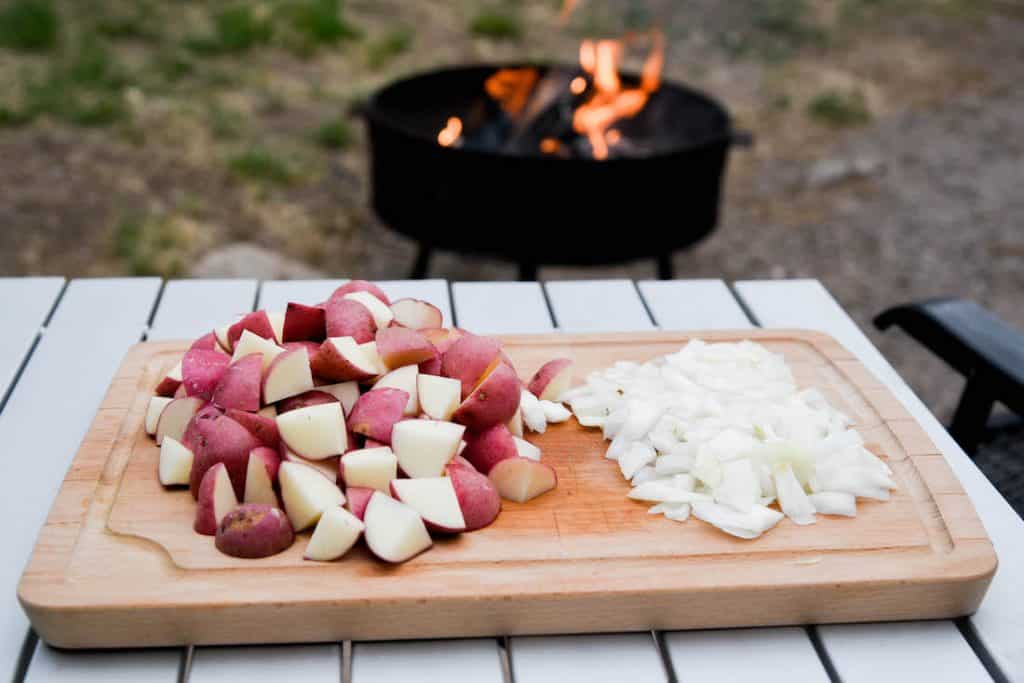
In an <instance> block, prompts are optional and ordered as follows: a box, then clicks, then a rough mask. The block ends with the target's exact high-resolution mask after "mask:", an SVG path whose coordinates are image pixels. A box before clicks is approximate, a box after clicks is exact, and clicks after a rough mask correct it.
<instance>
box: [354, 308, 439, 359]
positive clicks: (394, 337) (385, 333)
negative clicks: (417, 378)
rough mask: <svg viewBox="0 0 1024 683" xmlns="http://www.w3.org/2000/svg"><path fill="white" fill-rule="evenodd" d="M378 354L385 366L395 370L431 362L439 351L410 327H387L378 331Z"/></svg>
mask: <svg viewBox="0 0 1024 683" xmlns="http://www.w3.org/2000/svg"><path fill="white" fill-rule="evenodd" d="M364 308H365V307H364ZM377 353H379V354H380V357H381V359H382V360H383V361H384V364H385V365H386V366H388V368H389V369H392V370H393V369H395V368H400V367H402V366H404V365H418V364H420V363H422V362H424V361H428V360H431V359H433V358H434V357H435V356H436V355H437V350H436V349H435V348H434V345H433V344H431V343H430V342H429V341H427V338H426V337H424V336H423V335H422V334H420V333H419V332H417V331H416V330H411V329H409V328H408V327H386V328H384V329H383V330H377Z"/></svg>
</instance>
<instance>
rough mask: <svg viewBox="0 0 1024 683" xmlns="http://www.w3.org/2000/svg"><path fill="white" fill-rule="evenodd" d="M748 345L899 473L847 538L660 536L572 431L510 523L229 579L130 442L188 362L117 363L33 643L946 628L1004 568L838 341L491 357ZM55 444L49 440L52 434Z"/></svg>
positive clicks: (797, 339)
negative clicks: (393, 562)
mask: <svg viewBox="0 0 1024 683" xmlns="http://www.w3.org/2000/svg"><path fill="white" fill-rule="evenodd" d="M694 337H699V338H702V339H706V340H709V341H724V340H738V339H754V340H755V341H758V342H760V343H762V344H764V345H766V346H767V347H768V348H770V349H771V350H773V351H776V352H781V353H782V354H784V355H785V357H786V360H787V361H788V363H789V365H790V366H791V368H792V369H793V372H794V375H795V376H796V379H797V382H798V383H799V384H800V385H801V386H816V387H819V388H820V389H821V390H822V391H823V392H824V393H825V394H826V395H827V396H828V397H829V400H830V401H831V402H832V403H833V404H834V405H836V406H837V407H838V408H840V409H841V410H843V411H845V412H846V413H847V414H848V415H850V416H851V417H852V418H853V419H854V421H855V423H856V425H855V426H856V428H857V429H858V430H860V432H861V433H862V435H863V436H864V438H865V440H866V441H867V442H868V444H869V447H870V448H871V449H872V450H874V451H875V452H876V453H878V454H879V455H881V456H882V457H883V458H885V459H886V460H887V461H888V463H889V464H890V466H891V467H892V469H893V470H894V472H895V479H896V481H897V483H898V484H899V487H900V488H899V490H898V491H897V492H896V493H895V495H894V496H893V498H892V500H891V501H890V502H887V503H879V502H871V501H860V502H859V504H858V516H857V517H856V518H855V519H847V518H839V517H826V516H819V518H818V523H817V524H815V525H813V526H805V527H798V526H796V525H794V524H792V523H791V522H789V520H783V521H782V522H781V523H780V524H779V525H778V526H777V527H776V528H775V529H773V530H771V531H770V532H768V533H767V534H765V535H764V536H763V537H761V538H760V539H757V540H753V541H745V540H739V539H735V538H732V537H730V536H727V535H725V534H723V533H722V532H720V531H718V530H717V529H714V528H712V527H710V526H708V525H707V524H704V523H703V522H701V521H698V520H696V519H691V520H689V521H687V522H685V523H682V524H681V523H678V522H673V521H670V520H667V519H665V518H664V517H662V516H660V515H650V514H648V513H647V508H648V505H647V504H644V503H640V502H635V501H631V500H629V499H627V498H626V493H627V491H628V490H629V485H628V483H627V482H625V481H624V480H623V479H622V476H621V475H620V473H619V470H618V466H617V464H616V463H614V462H612V461H610V460H606V459H604V458H603V457H602V455H603V453H604V450H605V448H606V446H607V444H606V443H605V442H604V441H603V440H602V438H601V434H600V431H599V430H587V429H584V428H582V427H580V426H579V425H578V424H577V423H576V422H575V420H570V422H568V423H565V424H561V425H553V426H551V427H549V429H548V431H547V433H545V434H543V435H539V436H538V435H530V436H529V439H530V440H531V441H533V442H534V443H536V444H537V445H539V446H540V447H541V448H542V449H543V451H544V460H545V461H546V462H547V463H549V464H551V465H552V466H553V467H554V468H555V469H556V470H557V472H558V477H559V486H558V489H557V490H556V491H554V492H551V493H548V494H546V495H544V496H542V497H540V498H538V499H536V500H534V501H531V502H530V503H527V504H522V505H519V504H515V503H507V502H506V503H504V505H503V510H502V513H501V515H500V517H499V518H498V520H497V521H496V522H495V523H494V524H493V525H492V526H490V527H488V528H487V529H484V530H481V531H478V532H475V533H471V534H463V535H461V536H457V537H452V538H449V539H441V540H438V541H437V542H436V543H435V546H434V548H432V549H431V550H429V551H428V552H426V553H424V554H422V555H420V556H419V557H417V558H415V559H414V560H412V561H410V562H408V563H406V564H403V565H400V566H390V565H386V564H384V563H382V562H379V561H377V560H374V559H373V558H371V557H370V556H369V554H368V552H367V551H366V550H365V549H364V548H361V547H357V548H355V549H353V551H351V552H350V553H349V555H347V556H346V557H345V558H343V559H342V560H341V561H338V562H334V563H316V562H306V561H303V559H302V551H303V549H304V547H305V544H306V541H307V539H308V537H309V532H305V533H303V534H300V535H299V537H298V539H297V541H296V543H295V545H294V546H293V547H292V548H291V549H290V550H288V551H287V552H285V553H282V554H280V555H277V556H275V557H270V558H266V559H262V560H239V559H234V558H230V557H226V556H224V555H222V554H220V553H219V552H217V551H216V550H215V548H214V546H213V539H212V538H210V537H206V536H199V535H197V534H195V533H193V532H192V516H193V510H194V503H193V501H192V499H191V497H190V495H189V494H188V492H187V491H184V490H179V491H173V492H166V491H164V490H163V489H162V487H161V486H160V485H159V483H158V482H157V479H156V469H157V458H158V453H159V450H158V448H157V447H156V445H155V444H154V443H153V441H152V439H151V438H149V437H147V436H146V435H145V433H144V431H143V417H144V414H145V409H146V405H147V402H148V401H149V397H150V395H151V393H152V389H153V387H154V386H155V385H156V383H157V381H158V380H159V378H160V377H162V375H163V374H164V373H165V372H166V371H167V370H168V369H169V368H170V367H171V366H172V365H173V364H174V363H175V362H176V361H177V360H178V358H179V357H180V356H181V354H182V353H183V352H184V350H185V349H186V348H187V343H186V342H163V343H144V344H139V345H137V346H135V347H134V348H133V349H132V350H131V351H130V352H129V353H128V355H127V357H126V358H125V360H124V363H123V365H122V366H121V369H120V370H119V372H118V374H117V376H116V377H115V378H114V381H113V383H112V385H111V387H110V390H109V392H108V393H107V396H106V398H105V400H104V402H103V405H102V406H101V408H100V410H99V412H98V413H97V415H96V419H95V421H94V422H93V425H92V427H91V429H90V430H89V433H88V434H87V435H86V437H85V440H84V442H83V443H82V446H81V448H80V449H79V451H78V454H77V455H76V456H75V459H74V462H73V463H72V465H71V469H70V471H69V472H68V474H67V476H66V478H65V480H64V483H63V486H62V487H61V490H60V493H59V495H58V497H57V499H56V501H55V502H54V505H53V508H52V509H51V510H50V514H49V517H48V519H47V522H46V525H45V526H44V528H43V529H42V531H41V532H40V536H39V540H38V542H37V544H36V547H35V550H34V552H33V555H32V558H31V560H30V562H29V565H28V567H27V569H26V570H25V573H24V575H23V576H22V579H21V583H20V585H19V588H18V596H19V598H20V600H21V602H22V605H23V606H24V608H25V610H26V612H27V613H28V615H29V618H30V619H31V621H32V625H33V626H34V627H35V629H36V631H37V632H38V633H39V635H40V636H42V638H43V639H44V640H46V641H47V642H49V643H51V644H53V645H56V646H60V647H71V648H85V647H90V648H91V647H130V646H155V645H181V644H186V643H192V644H218V643H219V644H226V643H274V642H280V643H283V642H303V641H337V640H343V639H353V640H369V639H400V638H435V637H446V636H484V635H518V634H530V633H534V634H541V633H572V632H598V631H639V630H644V631H646V630H649V629H693V628H710V627H725V626H761V625H775V624H811V623H827V622H852V621H881V620H896V619H929V618H946V617H955V616H960V615H964V614H968V613H971V612H973V611H974V610H975V609H976V608H977V607H978V604H979V603H980V601H981V598H982V596H983V595H984V593H985V590H986V588H987V587H988V584H989V582H990V580H991V578H992V575H993V573H994V572H995V568H996V556H995V552H994V551H993V548H992V543H991V541H990V540H989V539H988V536H987V535H986V533H985V529H984V527H983V526H982V524H981V521H980V520H979V519H978V516H977V513H976V512H975V510H974V506H973V505H972V504H971V502H970V500H968V498H967V496H966V495H965V494H964V491H963V489H962V488H961V487H960V483H959V482H958V481H957V479H956V477H955V475H954V474H953V473H952V471H951V470H950V468H949V466H948V465H947V464H946V461H945V459H944V458H943V456H942V455H941V454H940V453H939V451H938V449H937V448H936V447H935V445H934V444H933V443H932V442H931V440H930V439H929V438H928V436H927V435H926V434H925V433H924V431H923V430H922V429H921V427H920V426H919V425H918V424H917V422H916V421H915V420H914V418H913V417H912V416H911V415H910V414H909V413H908V412H907V411H906V410H905V409H904V408H903V406H902V405H901V404H900V403H899V402H898V401H897V400H896V399H895V398H894V397H893V396H892V394H890V393H889V391H888V390H887V389H886V388H885V387H884V386H883V385H882V384H881V383H880V382H879V381H878V380H877V379H875V378H874V376H872V374H871V373H870V372H869V371H868V370H867V369H865V368H864V366H863V365H861V363H860V362H859V361H857V360H856V359H855V358H854V357H853V355H852V354H851V353H850V352H848V351H847V350H846V349H844V348H843V347H842V346H840V345H839V344H838V343H837V342H836V341H834V340H833V339H832V338H830V337H827V336H825V335H822V334H819V333H816V332H806V331H795V330H788V331H787V330H757V331H751V330H744V331H741V332H721V331H719V332H708V333H693V334H690V335H686V334H682V333H670V332H655V333H628V334H603V335H594V334H589V335H572V334H548V335H529V336H526V335H522V336H508V337H505V338H504V341H505V344H506V349H507V351H508V353H509V355H510V356H511V358H512V359H513V361H514V362H515V364H516V367H517V369H518V370H519V372H520V374H521V375H522V376H523V377H529V376H531V375H532V373H533V372H534V371H535V370H536V369H537V368H538V367H539V366H540V365H541V364H542V363H543V362H544V361H545V360H547V359H550V358H553V357H558V356H569V357H572V358H574V359H575V361H576V363H577V377H578V378H582V377H584V376H585V375H586V373H588V372H590V371H591V370H594V369H598V368H602V367H605V366H607V365H609V364H611V363H613V362H614V361H617V360H626V359H628V360H636V361H645V360H649V359H651V358H654V357H657V356H660V355H663V354H666V353H669V352H672V351H675V350H677V349H678V348H679V347H680V346H682V345H683V344H684V343H686V341H687V340H688V339H690V338H694ZM54 428H55V429H59V428H60V426H59V425H58V424H55V425H54Z"/></svg>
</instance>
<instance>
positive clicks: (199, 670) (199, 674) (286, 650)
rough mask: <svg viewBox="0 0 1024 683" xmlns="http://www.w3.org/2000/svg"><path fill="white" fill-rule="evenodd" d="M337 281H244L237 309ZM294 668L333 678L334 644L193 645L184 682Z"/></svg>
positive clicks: (279, 306)
mask: <svg viewBox="0 0 1024 683" xmlns="http://www.w3.org/2000/svg"><path fill="white" fill-rule="evenodd" d="M342 282H344V281H343V280H294V281H277V282H264V283H263V284H262V285H261V286H260V288H259V294H258V297H257V296H256V284H255V283H254V282H250V283H249V288H248V289H240V290H239V291H238V292H237V296H238V300H239V301H244V302H246V303H245V306H246V308H243V309H242V310H243V311H245V310H251V309H252V307H253V305H254V302H255V306H256V308H265V309H267V310H271V311H276V310H284V309H285V307H286V306H287V305H288V302H289V301H298V302H300V303H308V304H313V303H317V302H319V301H321V300H323V299H324V298H325V297H326V296H327V295H328V294H330V293H331V292H332V291H334V288H335V287H337V286H338V285H340V284H341V283H342ZM218 284H220V283H218ZM231 307H232V306H231V304H227V303H221V304H219V308H221V309H225V308H231ZM161 308H162V307H161ZM222 312H223V310H221V311H219V312H217V315H218V316H220V315H221V314H222ZM224 322H226V320H225V321H224ZM214 324H216V323H214ZM172 336H173V335H172ZM295 672H301V676H302V680H309V681H311V682H318V681H337V680H339V678H340V675H341V674H340V672H341V650H340V648H339V647H338V645H337V644H333V643H323V644H316V645H282V646H274V647H266V646H244V647H196V648H193V652H192V667H191V670H190V674H189V679H188V680H189V681H205V680H234V679H238V680H246V681H247V682H248V681H253V682H256V681H282V680H292V679H294V678H295V676H296V673H295Z"/></svg>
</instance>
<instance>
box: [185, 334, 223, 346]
mask: <svg viewBox="0 0 1024 683" xmlns="http://www.w3.org/2000/svg"><path fill="white" fill-rule="evenodd" d="M219 348H220V344H218V343H217V335H215V334H214V333H213V332H207V333H206V334H204V335H203V336H202V337H200V338H199V339H196V340H195V341H194V342H192V346H190V347H188V350H189V351H191V350H192V349H205V350H207V351H216V350H217V349H219Z"/></svg>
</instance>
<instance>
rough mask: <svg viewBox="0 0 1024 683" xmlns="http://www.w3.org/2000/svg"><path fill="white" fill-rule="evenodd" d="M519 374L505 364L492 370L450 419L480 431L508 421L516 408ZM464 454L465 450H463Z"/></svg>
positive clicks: (517, 406)
mask: <svg viewBox="0 0 1024 683" xmlns="http://www.w3.org/2000/svg"><path fill="white" fill-rule="evenodd" d="M519 385H520V382H519V377H517V376H516V373H515V371H513V370H512V368H510V367H508V366H507V365H505V364H504V363H500V364H498V366H497V367H496V368H495V369H494V371H493V372H491V374H490V375H488V376H487V378H486V379H485V380H484V381H483V382H481V383H480V386H478V387H477V388H476V389H475V390H474V391H473V393H472V394H470V395H469V397H467V398H466V400H464V401H463V402H462V403H461V405H459V407H458V408H457V409H456V411H455V413H454V414H453V415H452V422H458V423H459V424H463V425H466V428H467V429H471V430H474V431H483V430H484V429H487V428H488V427H490V426H491V425H495V424H499V423H500V424H502V425H504V424H505V423H506V422H508V421H509V420H510V419H511V418H512V416H513V415H515V414H516V409H517V408H519V398H520V390H519ZM463 455H465V453H463Z"/></svg>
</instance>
